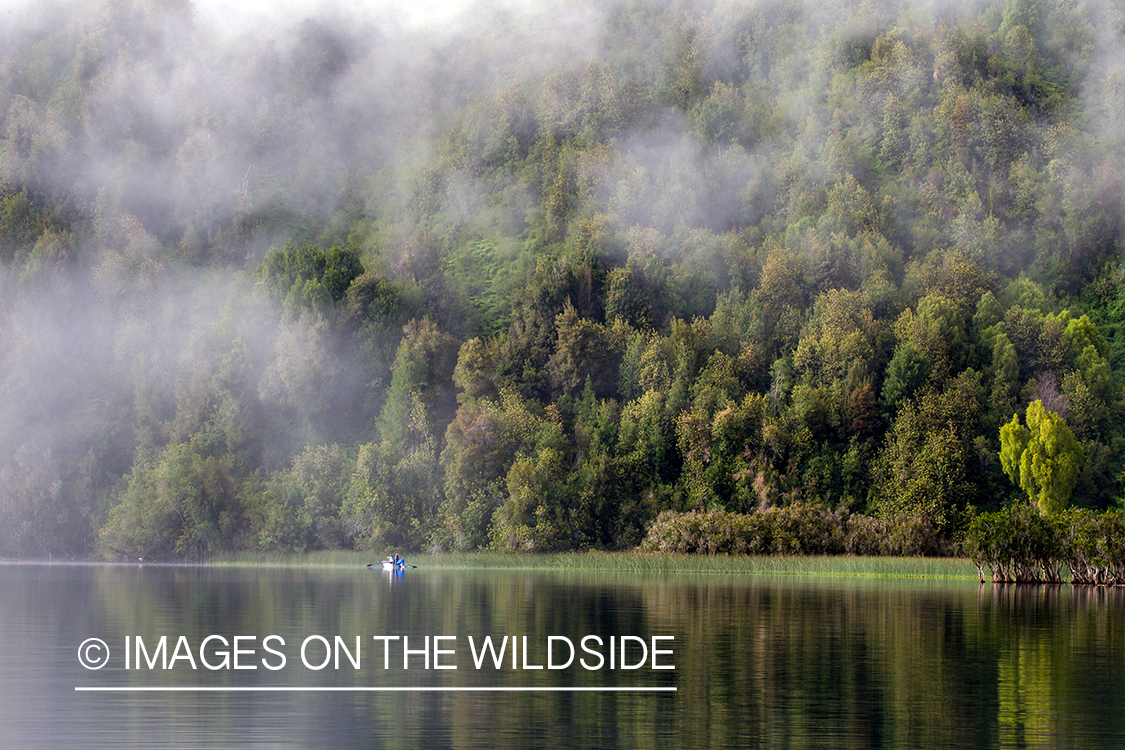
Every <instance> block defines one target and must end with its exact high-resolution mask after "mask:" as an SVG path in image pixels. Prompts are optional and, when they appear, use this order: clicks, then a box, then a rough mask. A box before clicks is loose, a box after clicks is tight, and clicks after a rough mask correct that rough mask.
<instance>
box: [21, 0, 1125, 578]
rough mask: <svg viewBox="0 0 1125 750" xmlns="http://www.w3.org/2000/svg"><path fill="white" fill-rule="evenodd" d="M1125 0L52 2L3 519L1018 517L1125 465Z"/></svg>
mask: <svg viewBox="0 0 1125 750" xmlns="http://www.w3.org/2000/svg"><path fill="white" fill-rule="evenodd" d="M580 4H581V3H580ZM134 5H136V7H133V6H134ZM1111 5H1112V4H1109V5H1107V4H1105V3H1103V2H1101V0H1094V1H1093V2H1091V3H1085V4H1083V3H1079V4H1075V3H1067V2H1063V1H1062V0H1042V1H1040V0H1035V1H1034V2H1023V0H1020V1H1019V2H1009V3H1006V4H1003V5H996V6H990V5H988V4H984V5H980V4H960V5H951V6H943V7H941V8H937V9H928V8H920V7H918V6H917V5H916V4H912V3H905V2H898V1H897V0H892V1H891V2H889V3H883V4H880V5H879V6H878V7H877V8H872V7H869V6H867V5H863V6H859V5H851V4H846V3H845V4H836V5H832V6H831V7H820V6H815V7H814V6H813V5H811V4H807V3H805V4H803V3H790V4H786V6H785V8H783V9H779V8H778V7H775V5H772V4H755V3H742V4H739V3H735V4H722V3H720V4H715V3H713V2H707V1H705V2H702V3H687V4H683V3H673V4H660V3H650V2H640V3H626V4H622V5H620V6H615V7H613V8H612V9H608V10H607V9H605V8H599V9H596V11H595V10H594V9H593V8H592V6H589V7H586V6H583V8H579V9H578V10H577V11H576V12H575V13H574V14H573V18H574V19H580V20H575V23H576V24H579V25H580V26H581V28H577V29H572V28H571V27H570V26H566V27H565V28H564V29H562V30H560V29H559V27H558V25H557V24H550V23H542V22H539V21H527V19H526V18H525V16H524V15H523V14H525V13H531V14H533V13H535V12H536V11H535V9H532V8H530V7H528V8H520V9H516V10H512V11H511V12H510V13H509V12H508V10H503V12H502V13H501V11H496V12H497V13H501V16H502V17H500V16H494V15H492V13H493V11H491V10H489V9H483V8H482V9H476V10H474V12H475V13H478V14H479V18H477V19H476V22H477V23H480V24H484V25H486V26H490V25H494V27H495V30H496V34H492V35H489V34H483V35H482V34H465V35H461V36H460V37H457V38H456V39H447V40H445V41H441V42H438V41H435V39H434V38H432V36H431V35H430V32H429V31H427V30H423V29H417V30H412V31H406V30H401V29H395V28H392V27H386V26H385V25H384V24H379V28H380V29H381V30H382V31H381V33H380V34H368V33H366V32H364V31H362V30H363V29H367V28H369V27H370V26H369V24H367V23H366V22H360V20H361V19H360V18H359V17H358V16H356V15H355V14H356V13H360V12H361V11H359V10H356V11H350V10H341V11H339V13H340V19H337V21H332V20H329V19H328V18H327V17H325V16H324V15H323V14H320V13H319V12H317V13H314V15H313V17H310V18H309V19H307V20H306V21H304V23H303V25H302V26H300V27H299V28H296V29H290V31H292V32H293V33H292V34H291V39H292V42H293V43H292V44H276V43H275V41H274V38H275V36H276V35H275V34H272V33H271V34H267V33H265V32H264V31H262V30H260V29H249V30H247V31H246V33H245V34H242V35H239V36H238V38H237V43H235V44H232V43H230V42H229V41H227V40H226V38H225V36H224V35H223V34H220V33H218V32H217V31H216V29H215V28H214V27H213V26H212V25H211V22H210V21H208V20H206V19H205V18H204V16H202V15H200V16H198V17H193V18H192V19H191V23H188V22H186V21H187V19H186V18H185V16H184V13H185V10H184V9H185V7H186V6H184V5H183V4H182V3H158V4H156V5H154V6H152V7H147V6H146V7H144V8H142V7H141V5H139V4H136V3H129V2H126V3H124V4H122V3H119V2H108V1H107V2H98V3H88V4H84V5H80V6H79V5H76V6H75V7H74V8H72V9H70V10H69V11H68V12H67V13H65V14H61V15H60V16H59V20H58V23H52V24H42V23H33V24H28V23H24V22H23V21H22V20H21V19H22V18H23V17H22V16H21V15H20V13H22V11H20V13H15V14H14V15H13V18H12V19H10V20H11V24H10V27H9V30H8V31H6V32H5V37H4V38H5V43H6V44H7V45H8V47H7V48H6V49H8V50H9V52H8V53H6V57H5V62H4V65H3V66H2V74H3V75H2V77H3V79H4V82H5V87H4V91H3V93H2V94H0V104H2V105H3V106H0V393H3V395H4V398H3V399H0V417H3V419H2V420H0V422H2V423H3V424H5V425H6V427H5V429H4V430H3V431H0V551H3V552H4V553H5V554H14V555H32V556H42V555H70V556H83V555H89V554H103V555H106V556H109V557H114V556H119V557H140V556H145V557H152V556H156V557H177V556H181V557H189V556H198V555H203V554H211V553H213V552H215V551H216V550H221V549H246V550H254V551H261V550H269V551H278V550H313V549H348V548H352V549H355V548H360V549H369V548H370V549H378V548H385V547H394V548H396V549H402V550H403V551H405V550H408V549H411V550H427V551H429V550H458V551H460V550H473V549H482V548H487V547H491V548H493V549H496V550H503V551H508V550H521V551H527V550H537V551H565V550H586V549H590V550H611V549H624V548H630V547H633V546H635V545H637V544H639V543H640V542H641V540H642V539H645V538H646V534H648V538H649V539H652V540H657V541H652V542H651V543H652V544H657V543H658V540H665V541H666V540H668V539H673V540H674V539H675V538H678V537H676V534H679V533H681V532H680V531H677V529H686V528H688V527H691V528H692V529H695V530H693V531H690V533H689V532H688V531H684V532H683V533H684V534H686V535H687V537H685V538H690V539H692V540H694V541H691V543H690V544H691V545H696V547H698V548H704V547H707V545H717V546H716V549H720V548H721V549H723V550H728V551H737V550H765V549H771V550H779V551H787V552H792V551H793V550H806V551H813V550H831V551H834V552H847V551H853V552H854V551H864V552H872V553H879V554H885V553H889V552H893V551H896V550H897V551H899V552H903V553H907V552H908V553H910V554H914V553H916V552H922V551H925V552H927V553H929V552H932V551H933V550H935V549H938V548H939V547H941V546H942V545H947V544H949V543H951V542H950V540H953V539H957V538H959V535H960V534H962V533H963V532H964V531H965V529H966V528H967V527H968V525H969V524H970V523H979V524H984V525H983V526H981V527H980V528H982V529H984V528H985V527H986V526H987V524H988V523H993V526H987V528H988V529H992V531H989V532H988V533H989V534H993V533H994V534H995V535H996V538H995V539H991V540H983V541H982V538H981V537H980V534H978V535H977V536H976V537H973V538H974V539H977V542H974V543H978V542H979V543H980V544H985V543H986V542H987V543H988V544H996V545H1001V546H1003V545H1007V546H1006V547H1003V548H1004V549H1007V550H1009V552H1010V554H1011V555H1015V554H1016V552H1015V551H1014V550H1017V548H1018V544H1019V540H1020V539H1024V537H1020V536H1019V534H1017V533H1016V532H1015V531H1013V530H1012V529H1013V528H1015V526H1013V524H1017V520H1019V519H1016V515H1018V514H1019V513H1025V509H1023V508H1022V506H1021V509H1020V510H1019V511H1018V512H1017V511H1011V513H1012V514H1015V515H1012V517H1011V518H1010V519H1008V520H1005V521H1004V522H1003V523H1000V522H998V521H995V519H993V521H987V522H986V521H981V520H980V519H982V518H989V515H988V513H987V512H988V511H989V510H997V509H1001V508H1005V507H1008V506H1010V505H1011V502H1012V501H1013V500H1014V499H1015V496H1016V495H1018V494H1020V492H1021V491H1022V493H1026V495H1027V497H1028V498H1030V499H1032V500H1033V501H1034V502H1035V503H1036V504H1038V506H1039V507H1040V508H1041V509H1042V510H1043V511H1045V512H1051V513H1058V512H1059V511H1061V510H1062V509H1064V508H1065V507H1066V506H1067V505H1068V504H1070V505H1073V506H1075V507H1076V508H1079V509H1089V510H1090V511H1091V512H1100V511H1102V510H1104V509H1106V508H1110V507H1117V506H1118V505H1119V503H1120V498H1121V497H1122V496H1123V495H1125V485H1123V483H1125V401H1123V400H1122V398H1121V383H1122V374H1123V372H1125V274H1123V272H1122V269H1121V268H1120V265H1119V263H1118V261H1117V260H1116V258H1118V257H1119V254H1120V251H1121V237H1122V231H1121V230H1122V227H1125V190H1123V184H1125V183H1123V181H1122V179H1121V175H1120V169H1119V168H1118V166H1117V165H1118V164H1119V163H1120V161H1121V159H1120V156H1121V154H1122V153H1123V152H1125V142H1123V141H1122V138H1121V133H1122V132H1125V108H1123V107H1122V106H1121V96H1120V91H1121V71H1120V70H1119V69H1118V68H1119V67H1120V66H1117V67H1114V66H1112V65H1109V66H1106V65H1103V64H1102V62H1101V61H1105V60H1111V59H1113V55H1115V54H1117V52H1118V50H1117V49H1116V48H1115V47H1114V46H1113V40H1114V39H1116V37H1114V34H1113V28H1115V27H1114V25H1113V23H1112V22H1111V21H1112V20H1113V19H1114V18H1117V17H1118V16H1119V15H1120V14H1119V13H1118V12H1117V10H1115V9H1114V8H1113V7H1110V6H1111ZM357 8H358V6H357ZM509 10H510V9H509ZM586 10H589V11H590V12H586ZM134 11H136V12H134ZM505 14H506V15H505ZM1107 19H1108V21H1107ZM281 23H282V24H283V25H284V23H283V22H281ZM586 24H588V26H586ZM1102 29H1105V32H1104V33H1103V32H1102V31H1101V30H1102ZM279 33H282V32H279ZM560 34H565V35H566V40H565V43H563V42H560V41H559V39H560V37H559V35H560ZM497 35H499V36H497ZM583 35H587V36H583ZM500 37H502V38H504V39H505V40H506V41H510V42H511V44H510V45H509V44H505V45H495V44H493V40H494V39H495V38H500ZM286 38H289V37H286ZM582 38H596V39H599V40H601V41H600V42H599V44H598V45H597V46H598V47H599V49H601V51H602V52H601V53H599V55H598V56H597V57H598V59H597V61H595V62H590V61H587V60H579V59H576V58H574V57H572V56H571V55H570V54H569V53H568V52H565V51H566V50H574V49H585V48H586V45H583V44H580V43H578V44H576V43H575V39H582ZM1107 43H1108V44H1107ZM434 45H438V46H434ZM443 45H444V46H443ZM526 50H535V51H536V54H535V55H534V59H532V58H531V57H529V56H528V55H527V54H525V52H526ZM556 53H558V54H556ZM443 59H457V60H463V61H464V63H465V64H463V65H456V66H442V74H441V75H439V76H435V75H434V74H433V71H434V68H433V64H434V62H433V61H435V60H438V61H440V60H443ZM421 61H424V62H421ZM482 72H485V73H487V75H478V74H480V73H482ZM1009 479H1010V480H1011V481H1010V482H1009ZM1016 487H1018V488H1019V490H1016V489H1015V488H1016ZM670 514H682V515H670ZM1100 517H1101V516H1099V518H1100ZM974 518H975V519H977V520H976V521H973V519H974ZM1005 518H1008V517H1007V516H1005ZM1020 518H1021V519H1022V518H1023V517H1022V516H1020ZM1053 518H1054V516H1052V517H1051V519H1053ZM1075 518H1078V516H1076V517H1075ZM1083 518H1085V517H1084V516H1083ZM1106 518H1110V517H1108V516H1107V517H1106ZM1051 519H1047V517H1046V516H1044V517H1043V519H1035V518H1026V519H1023V520H1019V523H1023V524H1024V525H1025V526H1027V527H1028V528H1033V532H1034V534H1038V535H1040V536H1042V534H1046V533H1047V532H1046V531H1043V529H1040V528H1039V526H1035V524H1040V525H1042V524H1048V525H1049V523H1055V521H1054V520H1051ZM1048 522H1049V523H1048ZM1075 523H1076V524H1077V521H1075ZM1083 523H1085V521H1083ZM1091 523H1093V522H1091ZM1098 523H1103V521H1099V522H1098ZM692 524H696V526H692ZM997 524H999V525H997ZM1104 524H1109V525H1106V526H1105V528H1102V527H1101V526H1097V530H1096V531H1093V532H1090V534H1092V535H1093V536H1089V535H1088V534H1087V532H1086V531H1082V532H1081V533H1078V532H1077V531H1076V532H1075V534H1076V536H1073V537H1072V538H1071V537H1068V541H1066V542H1065V544H1063V543H1062V542H1060V543H1059V544H1062V545H1063V547H1065V548H1066V549H1069V550H1072V551H1071V552H1067V553H1066V554H1068V555H1070V556H1071V557H1074V558H1076V559H1077V558H1078V557H1082V559H1086V560H1095V559H1097V560H1102V559H1103V558H1105V557H1106V555H1108V554H1109V553H1106V552H1103V551H1098V550H1100V549H1101V548H1100V547H1098V546H1097V545H1098V544H1101V542H1096V543H1095V542H1092V541H1090V539H1099V540H1100V539H1102V538H1103V537H1105V538H1110V537H1112V536H1113V534H1112V533H1111V531H1112V528H1110V526H1111V524H1110V521H1108V520H1105V521H1104ZM1020 528H1023V527H1020ZM1044 528H1046V527H1044ZM1075 528H1078V526H1075ZM1082 528H1083V529H1084V528H1086V527H1085V526H1082ZM1090 528H1093V527H1090ZM699 529H703V530H702V531H700V530H699ZM1040 532H1042V534H1040ZM982 533H983V532H982ZM1019 533H1024V532H1022V531H1021V532H1019ZM1027 533H1028V534H1031V533H1032V532H1027ZM1084 535H1085V536H1084ZM711 537H713V538H711ZM1028 538H1030V537H1028ZM1036 538H1038V537H1036ZM1044 538H1045V537H1044ZM659 543H660V544H663V543H664V542H663V541H659ZM676 543H677V544H678V542H676ZM669 544H673V542H669ZM684 544H688V543H687V542H684ZM1067 545H1070V546H1067ZM1091 545H1093V546H1091ZM673 546H674V544H673ZM689 546H690V545H689ZM693 549H694V547H693ZM982 549H983V548H982ZM997 549H999V547H998V548H997ZM1053 549H1054V548H1050V549H1048V548H1047V547H1045V548H1044V549H1043V550H1039V551H1036V552H1034V553H1031V552H1027V551H1026V550H1025V551H1024V552H1020V553H1019V554H1021V555H1024V556H1023V557H1019V558H1018V559H1017V558H1016V557H1012V558H1011V560H1010V561H1009V562H1006V563H1003V564H1002V565H1004V566H1007V567H1004V568H1003V569H1001V570H999V573H997V575H1001V576H1002V577H1008V578H1017V579H1018V578H1021V577H1032V578H1034V577H1036V576H1039V577H1051V576H1053V575H1054V574H1053V572H1052V571H1053V570H1054V568H1052V567H1051V566H1053V565H1057V564H1058V559H1061V558H1058V556H1057V554H1056V552H1055V551H1052V550H1053ZM1060 549H1061V548H1060ZM1009 552H1004V553H1003V554H1005V555H1008V554H1009ZM982 554H983V553H982ZM998 554H999V553H993V552H989V553H988V555H990V556H989V557H988V559H989V560H994V559H1001V558H1000V557H998V556H997V555H998ZM1058 554H1063V553H1058ZM1029 555H1030V556H1029ZM1110 557H1112V556H1110ZM981 559H982V560H983V559H985V558H981ZM1004 559H1008V558H1004ZM1106 559H1109V558H1106ZM1013 561H1014V562H1013ZM1108 564H1109V563H1107V565H1108ZM1113 564H1116V563H1113ZM989 565H991V563H989ZM1083 565H1085V566H1086V567H1085V568H1082V569H1083V570H1085V571H1086V572H1085V573H1082V575H1083V576H1086V577H1088V578H1091V579H1099V576H1100V577H1102V578H1105V577H1106V575H1109V574H1105V575H1103V574H1102V573H1101V572H1099V571H1101V570H1103V568H1102V567H1101V563H1097V562H1088V563H1083ZM1079 567H1081V566H1079ZM1035 571H1038V572H1035ZM1091 571H1093V572H1091ZM1076 575H1077V574H1076ZM1113 575H1116V574H1113Z"/></svg>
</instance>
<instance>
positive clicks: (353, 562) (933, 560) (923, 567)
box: [0, 550, 978, 581]
mask: <svg viewBox="0 0 1125 750" xmlns="http://www.w3.org/2000/svg"><path fill="white" fill-rule="evenodd" d="M375 557H377V556H376V555H373V554H372V553H365V552H354V551H341V550H336V551H317V552H308V553H285V554H282V553H263V552H235V553H222V554H219V555H215V556H214V557H211V558H209V559H206V560H162V561H153V562H130V561H125V562H122V561H116V562H115V561H99V560H65V561H64V560H28V559H0V565H133V566H160V567H243V566H245V567H293V568H300V567H307V568H355V569H360V568H365V567H366V565H367V563H369V562H371V561H372V559H373V558H375ZM407 560H408V562H410V563H411V564H414V565H418V567H419V569H421V570H426V569H429V570H495V571H501V570H507V571H527V572H563V573H567V572H571V573H661V574H703V573H706V574H711V575H714V574H720V575H766V576H768V575H783V576H825V577H839V578H887V579H892V578H900V579H949V580H961V579H964V580H974V581H975V580H977V579H978V576H977V569H976V566H974V565H973V563H972V561H970V560H969V559H968V558H959V557H861V556H856V555H758V556H727V555H686V554H678V553H660V552H565V553H555V554H537V553H496V552H462V553H442V554H427V555H411V556H408V557H407Z"/></svg>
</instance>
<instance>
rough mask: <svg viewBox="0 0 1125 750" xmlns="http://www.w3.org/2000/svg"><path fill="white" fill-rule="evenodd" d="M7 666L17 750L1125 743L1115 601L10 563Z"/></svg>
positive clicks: (5, 584)
mask: <svg viewBox="0 0 1125 750" xmlns="http://www.w3.org/2000/svg"><path fill="white" fill-rule="evenodd" d="M92 638H97V639H100V641H102V642H104V646H103V645H102V644H99V643H97V642H93V641H87V639H92ZM162 638H163V639H164V640H163V647H161V639H162ZM486 638H487V639H488V641H487V643H486V641H485V639H486ZM138 641H139V644H138ZM126 644H128V651H126ZM513 644H514V645H515V649H516V653H515V656H514V657H513V654H512V646H513ZM489 645H491V650H490V649H489ZM501 648H503V649H504V650H503V651H502V652H501ZM0 649H2V651H0V727H2V730H0V747H12V748H33V747H34V748H73V747H112V748H226V747H235V746H237V747H270V748H278V747H293V748H297V747H334V748H352V747H354V748H360V747H362V748H383V747H387V748H396V747H403V748H406V747H425V748H428V750H436V749H437V748H712V747H713V748H725V747H732V748H733V747H739V748H756V747H771V748H772V747H782V748H806V747H807V748H835V747H839V748H880V747H888V748H919V747H924V748H944V747H948V748H964V747H980V748H986V747H995V748H1008V747H1012V748H1019V747H1059V748H1064V747H1065V748H1086V747H1088V748H1107V747H1122V746H1125V719H1123V718H1122V717H1123V716H1125V596H1123V592H1122V591H1120V590H1116V589H1110V590H1106V589H1090V590H1085V589H1075V588H1072V587H1070V586H1069V585H1066V586H1054V587H1016V586H1007V587H1000V586H992V585H990V584H986V585H984V586H980V585H978V584H977V582H975V581H940V580H918V579H908V580H891V579H862V578H828V577H805V576H784V577H782V576H777V577H773V576H753V575H730V574H727V575H703V574H666V575H658V574H636V573H634V574H629V573H604V574H603V573H594V572H583V573H569V572H526V571H510V570H499V571H498V570H442V569H433V568H426V569H416V570H409V571H407V572H406V573H405V574H403V575H401V576H397V575H392V574H389V573H383V572H381V571H371V570H367V569H355V570H353V569H344V568H301V567H250V566H246V567H238V566H219V567H206V566H198V567H192V566H159V565H156V566H153V565H145V566H117V565H114V566H110V565H19V564H9V565H0ZM80 657H81V658H84V659H87V660H88V662H89V663H90V664H91V665H94V664H96V663H99V662H101V661H104V666H101V667H100V668H98V669H87V668H86V667H84V666H83V663H82V662H81V661H80ZM76 688H77V690H76Z"/></svg>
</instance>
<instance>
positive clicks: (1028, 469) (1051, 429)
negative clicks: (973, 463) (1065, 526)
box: [1000, 401, 1085, 514]
mask: <svg viewBox="0 0 1125 750" xmlns="http://www.w3.org/2000/svg"><path fill="white" fill-rule="evenodd" d="M1084 459H1085V456H1084V451H1083V450H1082V446H1081V445H1080V444H1079V443H1078V441H1077V440H1075V439H1074V434H1073V433H1071V431H1070V428H1069V427H1067V426H1066V423H1065V422H1063V420H1062V418H1061V417H1060V416H1059V415H1058V414H1055V413H1054V412H1051V411H1047V410H1046V409H1045V408H1043V402H1042V401H1033V402H1032V403H1031V405H1030V406H1028V407H1027V426H1026V427H1025V426H1023V425H1022V424H1020V417H1019V414H1014V415H1012V421H1011V422H1009V423H1008V424H1006V425H1004V426H1003V427H1001V428H1000V462H1001V464H1003V467H1004V473H1005V474H1007V475H1008V478H1009V479H1011V480H1012V481H1013V482H1015V483H1016V484H1018V485H1019V486H1020V489H1022V490H1023V491H1024V492H1026V493H1027V496H1028V497H1029V498H1031V501H1032V502H1033V503H1036V504H1038V505H1039V510H1040V511H1042V512H1043V513H1045V514H1049V513H1058V512H1059V511H1061V510H1062V509H1063V508H1065V507H1066V506H1067V503H1068V502H1069V500H1070V493H1071V491H1072V490H1073V489H1074V483H1075V482H1076V481H1077V480H1078V473H1079V471H1081V470H1082V463H1083V461H1084Z"/></svg>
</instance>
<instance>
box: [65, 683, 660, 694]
mask: <svg viewBox="0 0 1125 750" xmlns="http://www.w3.org/2000/svg"><path fill="white" fill-rule="evenodd" d="M74 690H75V691H76V692H79V693H674V692H676V690H677V688H674V687H315V686H314V687H296V686H275V687H220V686H206V685H196V686H158V687H82V686H76V687H75V688H74Z"/></svg>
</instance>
